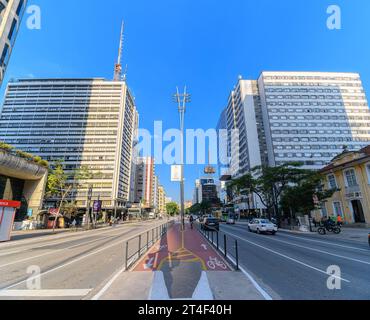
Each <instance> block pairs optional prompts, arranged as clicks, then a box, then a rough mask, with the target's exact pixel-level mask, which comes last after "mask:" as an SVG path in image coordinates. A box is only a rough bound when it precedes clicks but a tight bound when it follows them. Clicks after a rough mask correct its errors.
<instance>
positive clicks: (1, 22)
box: [0, 0, 27, 85]
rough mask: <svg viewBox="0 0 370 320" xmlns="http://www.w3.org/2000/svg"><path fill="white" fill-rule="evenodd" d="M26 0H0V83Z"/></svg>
mask: <svg viewBox="0 0 370 320" xmlns="http://www.w3.org/2000/svg"><path fill="white" fill-rule="evenodd" d="M26 5H27V0H0V53H1V58H0V85H1V83H2V82H3V80H4V74H5V71H6V68H7V67H8V64H9V59H10V56H11V54H12V51H13V47H14V43H15V39H16V37H17V33H18V30H19V27H20V24H21V19H22V16H23V13H24V10H25V8H26Z"/></svg>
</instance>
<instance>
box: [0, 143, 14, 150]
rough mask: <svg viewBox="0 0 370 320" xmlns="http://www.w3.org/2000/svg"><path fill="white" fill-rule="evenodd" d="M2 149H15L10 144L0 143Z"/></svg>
mask: <svg viewBox="0 0 370 320" xmlns="http://www.w3.org/2000/svg"><path fill="white" fill-rule="evenodd" d="M0 149H2V150H5V151H12V150H13V149H14V147H13V146H11V145H10V144H7V143H5V142H2V141H0Z"/></svg>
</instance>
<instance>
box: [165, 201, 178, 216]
mask: <svg viewBox="0 0 370 320" xmlns="http://www.w3.org/2000/svg"><path fill="white" fill-rule="evenodd" d="M166 209H167V213H168V214H169V215H170V216H175V215H177V214H179V213H180V208H179V205H178V204H177V203H176V202H169V203H167V204H166Z"/></svg>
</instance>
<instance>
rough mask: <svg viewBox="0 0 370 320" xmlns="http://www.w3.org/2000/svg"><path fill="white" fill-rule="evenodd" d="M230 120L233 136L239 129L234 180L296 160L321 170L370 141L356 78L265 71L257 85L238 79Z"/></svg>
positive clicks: (363, 100) (368, 113)
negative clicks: (257, 168)
mask: <svg viewBox="0 0 370 320" xmlns="http://www.w3.org/2000/svg"><path fill="white" fill-rule="evenodd" d="M226 119H227V129H228V130H229V131H230V130H232V129H238V130H239V139H240V152H239V157H238V159H234V158H233V156H232V155H231V164H230V166H231V167H232V166H236V167H238V169H239V170H238V171H237V172H234V174H233V176H238V175H242V174H244V173H246V172H248V171H249V170H250V169H252V168H253V167H255V166H258V165H261V164H266V165H270V166H275V165H279V164H282V163H286V162H292V161H300V162H303V164H304V167H305V168H307V169H320V168H322V167H323V166H324V165H326V164H327V163H329V162H330V161H331V159H332V158H333V157H335V156H336V155H338V154H339V153H341V152H342V151H343V147H344V146H346V147H347V148H348V149H349V150H359V149H361V148H363V147H365V146H367V145H368V144H369V142H370V121H369V120H370V110H369V106H368V102H367V99H366V95H365V92H364V89H363V86H362V82H361V79H360V76H359V74H357V73H327V72H263V73H262V74H261V76H260V77H259V80H258V81H254V80H243V79H239V81H238V83H237V86H236V87H235V89H234V90H233V91H232V93H231V95H230V97H229V100H228V105H227V108H226ZM228 144H229V145H230V139H229V143H228Z"/></svg>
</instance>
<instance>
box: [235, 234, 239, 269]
mask: <svg viewBox="0 0 370 320" xmlns="http://www.w3.org/2000/svg"><path fill="white" fill-rule="evenodd" d="M235 260H236V270H239V250H238V240H235Z"/></svg>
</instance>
